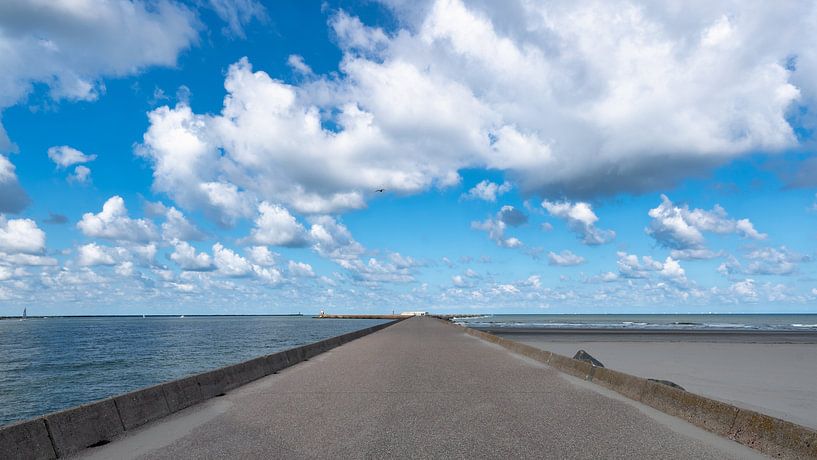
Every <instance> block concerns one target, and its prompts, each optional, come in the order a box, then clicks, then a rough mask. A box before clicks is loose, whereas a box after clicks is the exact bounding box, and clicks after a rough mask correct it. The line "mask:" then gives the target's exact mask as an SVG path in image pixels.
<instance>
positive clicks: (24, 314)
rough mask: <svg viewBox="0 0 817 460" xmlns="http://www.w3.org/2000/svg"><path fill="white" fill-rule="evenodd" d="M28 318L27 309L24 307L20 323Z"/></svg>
mask: <svg viewBox="0 0 817 460" xmlns="http://www.w3.org/2000/svg"><path fill="white" fill-rule="evenodd" d="M26 318H28V315H27V314H26V307H23V317H22V318H20V321H22V320H24V319H26Z"/></svg>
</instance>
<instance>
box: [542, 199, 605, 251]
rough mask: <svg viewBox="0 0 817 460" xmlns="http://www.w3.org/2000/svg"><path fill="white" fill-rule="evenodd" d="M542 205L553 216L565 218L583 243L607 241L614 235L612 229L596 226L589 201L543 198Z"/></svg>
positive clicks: (595, 219) (596, 243)
mask: <svg viewBox="0 0 817 460" xmlns="http://www.w3.org/2000/svg"><path fill="white" fill-rule="evenodd" d="M542 207H543V208H545V209H546V210H547V212H549V213H550V215H551V216H553V217H558V218H560V219H565V220H566V221H567V226H568V227H569V228H570V230H572V231H573V232H574V233H576V235H577V236H579V237H580V238H581V240H582V242H583V243H584V244H588V245H598V244H605V243H609V242H610V241H612V240H613V239H614V238H615V237H616V232H614V231H612V230H602V229H600V228H596V222H597V221H598V220H599V218H598V216H596V213H594V212H593V208H592V207H591V206H590V204H589V203H584V202H576V203H570V202H567V201H562V202H553V201H548V200H545V201H543V202H542Z"/></svg>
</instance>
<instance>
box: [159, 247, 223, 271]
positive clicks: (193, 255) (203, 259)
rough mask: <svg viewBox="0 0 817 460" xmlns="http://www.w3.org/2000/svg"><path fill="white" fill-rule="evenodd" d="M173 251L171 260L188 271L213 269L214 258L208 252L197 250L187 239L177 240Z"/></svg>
mask: <svg viewBox="0 0 817 460" xmlns="http://www.w3.org/2000/svg"><path fill="white" fill-rule="evenodd" d="M173 248H174V250H173V252H172V253H171V254H170V260H172V261H173V262H176V264H177V265H178V266H179V267H180V268H181V269H182V270H186V271H211V270H213V269H214V268H215V267H214V266H213V259H212V257H210V255H209V254H207V253H206V252H199V253H197V252H196V248H194V247H193V246H191V245H190V243H188V242H186V241H176V242H174V244H173Z"/></svg>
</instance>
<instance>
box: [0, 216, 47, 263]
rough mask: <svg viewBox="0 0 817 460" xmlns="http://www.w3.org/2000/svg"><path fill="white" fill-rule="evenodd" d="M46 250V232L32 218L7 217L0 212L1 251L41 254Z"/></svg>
mask: <svg viewBox="0 0 817 460" xmlns="http://www.w3.org/2000/svg"><path fill="white" fill-rule="evenodd" d="M43 251H45V232H44V231H42V230H41V229H40V228H39V227H37V223H36V222H34V221H33V220H31V219H7V218H6V216H4V215H2V214H0V252H3V253H7V254H40V253H42V252H43Z"/></svg>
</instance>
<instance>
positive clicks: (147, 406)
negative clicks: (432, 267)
mask: <svg viewBox="0 0 817 460" xmlns="http://www.w3.org/2000/svg"><path fill="white" fill-rule="evenodd" d="M396 322H398V321H392V322H390V323H385V324H381V325H378V326H373V327H369V328H366V329H362V330H359V331H354V332H350V333H348V334H343V335H339V336H337V337H332V338H329V339H326V340H321V341H320V342H315V343H312V344H308V345H304V346H301V347H297V348H292V349H289V350H285V351H281V352H278V353H273V354H271V355H266V356H261V357H258V358H255V359H251V360H249V361H244V362H242V363H238V364H234V365H232V366H227V367H223V368H220V369H214V370H212V371H207V372H202V373H201V374H197V375H192V376H190V377H185V378H182V379H178V380H173V381H170V382H166V383H162V384H160V385H155V386H152V387H148V388H142V389H140V390H136V391H132V392H130V393H126V394H123V395H119V396H114V397H112V398H106V399H103V400H100V401H95V402H92V403H89V404H84V405H82V406H78V407H73V408H70V409H66V410H63V411H59V412H54V413H52V414H47V415H44V416H42V417H37V418H34V419H31V420H26V421H23V422H19V423H15V424H12V425H7V426H3V427H0V459H2V460H13V459H50V458H57V457H65V456H66V455H70V454H72V453H75V452H77V451H80V450H82V449H86V448H88V447H93V446H98V445H103V444H107V443H108V442H110V441H111V440H112V439H113V438H115V437H116V436H118V435H120V434H122V433H124V432H125V431H127V430H132V429H134V428H137V427H139V426H141V425H144V424H145V423H148V422H151V421H154V420H157V419H159V418H162V417H165V416H167V415H169V414H172V413H174V412H178V411H180V410H182V409H185V408H187V407H190V406H192V405H193V404H196V403H199V402H201V401H204V400H206V399H210V398H213V397H216V396H220V395H223V394H225V393H226V392H227V391H230V390H232V389H234V388H236V387H239V386H241V385H244V384H246V383H249V382H252V381H253V380H257V379H259V378H261V377H265V376H267V375H270V374H274V373H276V372H278V371H280V370H281V369H284V368H286V367H289V366H292V365H295V364H297V363H299V362H301V361H304V360H307V359H309V358H311V357H313V356H316V355H318V354H320V353H323V352H325V351H329V350H331V349H332V348H335V347H338V346H340V345H343V344H344V343H347V342H350V341H352V340H354V339H357V338H359V337H363V336H365V335H368V334H371V333H373V332H376V331H379V330H381V329H383V328H386V327H388V326H390V325H392V324H394V323H396Z"/></svg>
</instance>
